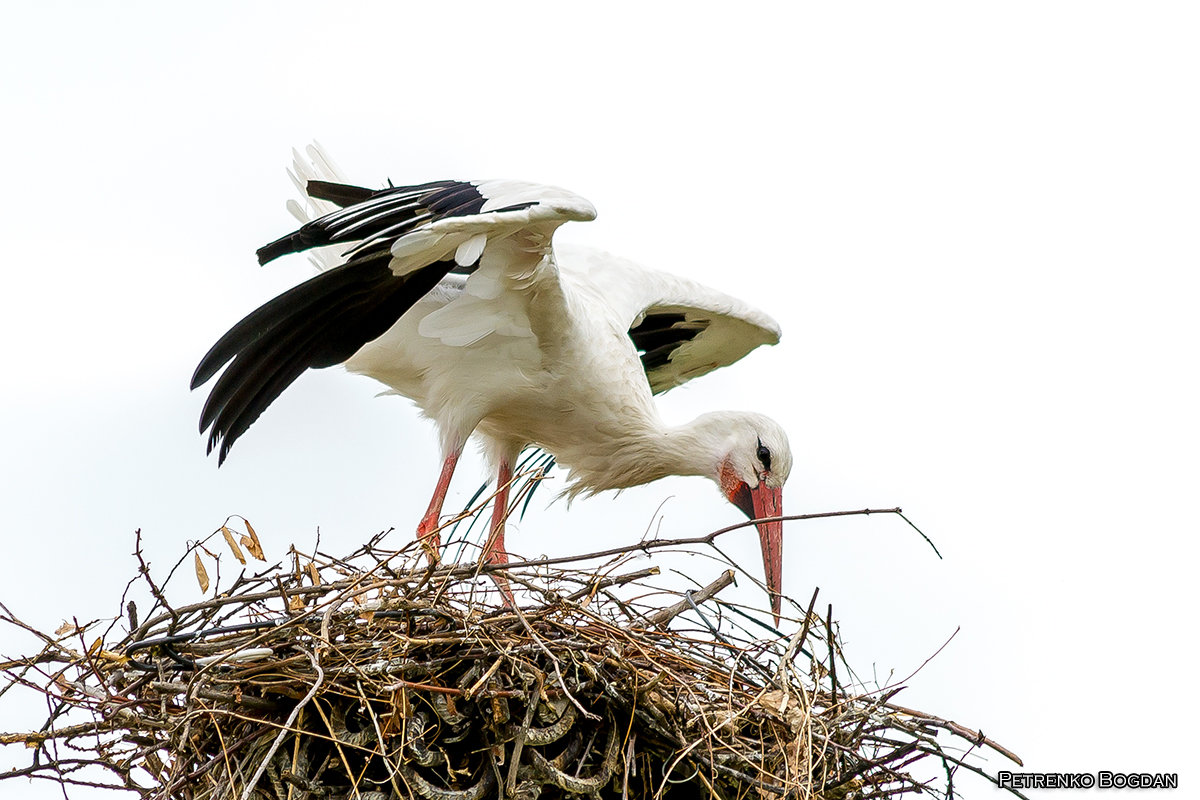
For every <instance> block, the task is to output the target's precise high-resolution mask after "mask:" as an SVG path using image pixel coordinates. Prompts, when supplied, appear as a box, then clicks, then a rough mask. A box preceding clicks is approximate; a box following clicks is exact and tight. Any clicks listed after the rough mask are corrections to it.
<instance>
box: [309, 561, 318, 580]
mask: <svg viewBox="0 0 1200 800" xmlns="http://www.w3.org/2000/svg"><path fill="white" fill-rule="evenodd" d="M308 579H309V580H311V581H312V585H313V586H320V585H321V573H320V571H319V570H318V569H317V565H316V564H315V563H313V562H312V561H310V562H308Z"/></svg>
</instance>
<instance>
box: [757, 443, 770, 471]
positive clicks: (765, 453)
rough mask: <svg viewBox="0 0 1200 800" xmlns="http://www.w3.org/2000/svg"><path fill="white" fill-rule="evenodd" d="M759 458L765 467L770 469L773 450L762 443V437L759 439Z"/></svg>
mask: <svg viewBox="0 0 1200 800" xmlns="http://www.w3.org/2000/svg"><path fill="white" fill-rule="evenodd" d="M758 460H759V461H761V462H762V465H763V469H765V470H768V471H770V469H771V451H770V450H769V449H768V448H767V446H766V445H765V444H763V443H762V440H761V439H759V440H758Z"/></svg>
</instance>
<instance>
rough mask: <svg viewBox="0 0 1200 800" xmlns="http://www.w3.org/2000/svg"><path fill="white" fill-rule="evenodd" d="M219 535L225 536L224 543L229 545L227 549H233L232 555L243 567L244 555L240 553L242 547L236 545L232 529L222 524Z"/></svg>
mask: <svg viewBox="0 0 1200 800" xmlns="http://www.w3.org/2000/svg"><path fill="white" fill-rule="evenodd" d="M221 535H222V536H224V537H225V544H227V545H229V549H230V550H232V551H233V557H234V558H236V559H237V560H238V563H239V564H241V565H242V566H243V567H244V566H246V557H245V556H244V555H242V548H240V547H238V544H237V542H236V541H234V538H233V531H231V530H229V528H226V527H225V526H224V525H222V526H221Z"/></svg>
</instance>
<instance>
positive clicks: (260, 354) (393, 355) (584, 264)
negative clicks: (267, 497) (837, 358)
mask: <svg viewBox="0 0 1200 800" xmlns="http://www.w3.org/2000/svg"><path fill="white" fill-rule="evenodd" d="M309 155H310V158H311V159H312V162H311V163H305V162H304V161H303V160H302V159H300V157H299V156H297V159H296V164H295V171H294V172H293V180H294V181H295V182H296V184H297V186H298V187H299V188H301V189H302V190H303V191H304V197H305V200H304V201H303V204H301V203H300V202H295V201H293V202H292V203H289V208H290V209H291V210H292V212H293V213H294V214H295V215H296V216H297V217H298V218H299V219H300V220H301V222H303V223H304V225H303V226H302V227H301V228H300V229H299V230H298V231H296V232H295V233H293V234H290V235H289V236H287V237H284V238H283V239H280V240H278V241H276V242H273V243H271V244H270V245H267V246H266V247H264V248H262V249H261V250H260V251H259V257H260V260H261V261H262V262H263V263H265V262H267V261H269V260H271V259H273V258H276V257H278V256H280V255H283V254H286V253H289V252H298V251H303V250H310V251H312V252H314V253H320V254H319V255H317V256H315V257H314V261H315V263H317V264H318V266H319V267H321V268H322V269H323V270H324V271H323V272H322V273H320V274H319V275H318V276H317V277H315V278H313V279H311V280H309V281H307V282H305V283H304V284H301V285H300V286H298V287H296V288H295V289H293V290H290V291H289V292H287V293H285V294H283V295H281V296H280V297H278V298H276V299H275V300H273V301H271V302H270V303H267V304H266V305H264V306H263V307H262V308H260V309H258V310H257V311H255V312H253V313H252V314H250V315H249V316H248V317H246V319H244V320H243V321H242V322H240V323H238V325H236V326H234V328H233V329H231V330H230V331H229V332H228V333H227V334H226V335H225V336H224V337H222V339H221V340H220V341H218V342H217V344H216V345H214V347H213V348H212V350H210V351H209V353H208V355H206V356H205V358H204V359H203V360H202V361H201V363H200V366H199V367H198V368H197V371H196V375H195V376H194V378H193V387H195V386H197V385H199V384H201V383H203V382H205V381H207V380H208V379H209V378H211V377H212V376H213V375H214V374H215V373H216V372H217V371H218V370H220V369H221V367H222V366H223V365H225V364H226V363H228V364H229V366H228V367H227V368H226V369H225V371H224V372H223V373H222V375H221V377H220V379H219V380H218V381H217V384H216V385H215V386H214V388H213V390H212V393H211V395H210V397H209V400H208V403H207V404H206V406H205V410H204V412H203V414H202V417H201V430H205V429H208V428H210V427H211V429H212V431H211V435H210V439H209V448H210V450H211V449H213V448H214V447H219V449H220V457H221V459H223V458H224V457H225V455H226V454H227V452H228V449H229V446H230V445H231V444H232V443H233V441H234V440H235V439H236V438H237V437H238V436H240V435H241V434H242V433H243V432H244V431H245V430H246V428H247V427H249V425H250V423H252V422H253V421H254V419H256V418H257V416H258V415H259V414H261V413H262V411H263V410H264V409H265V408H266V407H267V406H268V405H269V404H270V402H271V401H272V400H273V399H274V398H275V397H276V396H278V395H279V393H280V392H282V391H283V389H284V388H286V386H287V385H289V384H290V383H291V382H292V381H293V380H295V378H296V377H298V376H299V374H301V373H302V372H303V371H304V370H305V369H307V368H310V367H323V366H330V365H332V364H335V363H344V364H345V366H346V368H347V369H349V370H350V371H351V372H356V373H360V374H363V375H367V376H370V377H372V378H374V379H376V380H378V381H380V382H381V383H383V384H384V385H386V386H387V387H388V388H389V390H390V391H392V392H395V393H397V394H401V395H404V396H405V397H409V398H411V399H412V400H413V401H414V402H415V403H416V404H417V406H418V407H419V408H420V409H421V410H422V411H423V412H424V413H425V414H426V415H427V416H429V417H430V418H431V419H433V420H434V421H435V423H436V424H437V426H438V430H439V432H440V436H441V444H442V451H443V457H444V464H443V468H442V474H441V477H440V478H439V481H438V485H437V488H436V490H435V492H434V496H433V500H432V501H431V503H430V506H429V510H428V512H427V513H426V515H425V517H424V518H423V519H422V521H421V523H420V525H419V526H418V534H419V535H420V536H421V537H422V538H423V540H424V541H425V542H426V543H427V544H428V545H430V551H431V553H432V552H436V549H435V546H436V544H437V543H438V541H439V540H438V536H437V529H438V524H439V518H440V515H441V510H442V502H443V500H444V499H445V493H446V488H447V487H448V484H449V480H450V477H451V475H452V474H453V471H454V467H455V465H456V463H457V460H458V457H459V454H460V453H461V452H462V449H463V447H464V446H465V444H466V443H467V441H468V439H469V438H470V437H471V436H472V435H477V436H478V437H480V438H481V439H482V440H483V443H484V444H485V447H486V451H487V453H488V454H489V456H490V457H491V459H492V461H493V463H494V465H495V467H496V469H497V471H498V476H499V485H500V487H502V488H501V489H500V492H499V494H498V496H497V499H496V501H495V511H494V514H493V523H492V531H491V536H490V538H489V543H488V546H487V547H486V548H485V556H486V557H487V558H489V559H491V560H494V561H503V560H505V558H506V555H505V552H504V545H503V530H504V528H503V526H504V511H505V505H506V503H507V484H508V482H509V481H510V480H511V477H512V467H513V464H514V462H515V460H516V458H517V456H518V454H519V453H520V452H521V450H522V449H524V448H525V447H527V446H529V445H537V446H540V447H542V448H543V449H545V450H547V451H548V452H550V453H552V454H553V455H554V457H555V459H556V461H557V463H558V464H560V465H561V466H563V467H565V468H566V469H567V470H568V471H569V481H570V482H569V486H568V489H567V491H568V492H569V493H570V494H572V495H576V494H579V493H595V492H600V491H605V490H609V489H622V488H626V487H629V486H635V485H640V484H643V483H647V482H650V481H653V480H657V479H659V478H662V477H666V476H667V475H700V476H705V477H708V478H710V479H712V480H713V481H714V482H716V483H717V485H718V486H719V487H720V488H721V490H722V493H723V494H724V495H725V496H726V497H727V498H728V499H729V500H730V501H731V502H733V503H735V504H736V505H737V506H738V507H739V508H741V509H742V510H743V511H745V513H746V514H747V515H748V516H750V517H752V518H763V517H777V516H778V515H779V514H780V513H781V511H782V499H781V497H782V495H781V493H782V486H783V483H784V481H786V479H787V476H788V473H789V472H790V470H791V452H790V450H789V448H788V443H787V437H786V436H785V434H784V432H783V430H782V429H781V428H780V427H779V426H778V425H777V424H776V423H774V422H773V421H772V420H770V419H768V418H767V417H764V416H762V415H760V414H753V413H746V412H714V413H711V414H705V415H703V416H701V417H699V418H698V419H696V420H694V421H692V422H691V423H688V424H686V425H683V426H678V427H675V426H668V425H666V424H665V423H664V422H663V421H662V419H661V418H660V417H659V414H658V411H657V409H656V407H655V403H654V400H653V394H655V393H658V392H662V391H666V390H667V389H670V388H672V387H674V386H678V385H679V384H681V383H684V382H685V381H688V380H690V379H692V378H694V377H697V376H699V375H703V374H704V373H706V372H709V371H711V370H713V369H716V368H718V367H721V366H724V365H727V364H730V363H733V362H734V361H737V360H738V359H740V358H742V357H743V356H744V355H745V354H746V353H748V352H749V351H750V350H752V349H754V348H755V347H757V346H759V345H762V344H774V343H776V342H777V341H778V339H779V328H778V326H777V325H776V323H775V322H774V320H772V319H771V318H770V317H768V316H766V315H765V314H763V313H762V312H759V311H757V310H755V309H753V308H750V307H749V306H747V305H745V304H744V303H741V302H740V301H738V300H736V299H734V298H732V297H729V296H727V295H725V294H722V293H720V292H717V291H715V290H712V289H709V288H706V287H704V286H701V285H699V284H697V283H695V282H693V281H690V280H687V279H685V278H681V277H677V276H673V275H668V274H666V273H662V272H656V271H652V270H648V269H645V268H644V267H641V266H638V265H636V264H634V263H633V262H631V261H628V260H625V259H622V258H618V257H614V256H611V255H609V254H607V253H603V252H601V251H598V250H592V249H586V248H575V247H572V248H565V247H564V248H555V247H554V246H553V244H552V237H553V233H554V231H555V229H557V228H558V227H559V226H560V225H562V224H563V223H564V222H567V221H572V220H578V221H586V220H590V219H592V218H594V216H595V210H594V209H593V207H592V206H591V204H590V203H588V202H587V201H586V200H584V199H583V198H580V197H578V196H576V195H573V194H571V193H569V192H567V191H565V190H562V189H557V188H553V187H546V186H539V185H536V184H529V183H521V182H516V181H480V182H471V183H467V182H455V181H441V182H437V183H434V184H425V185H422V186H416V187H389V188H388V189H383V190H378V191H373V190H368V189H361V188H359V187H354V186H348V185H346V184H344V182H342V180H341V178H340V176H339V175H338V174H337V171H336V169H335V168H334V167H333V165H332V163H331V162H330V161H329V160H328V158H327V157H326V156H325V155H324V154H323V153H322V152H321V151H320V150H319V149H317V148H310V150H309ZM330 201H332V202H330ZM338 206H342V207H341V208H339V207H338ZM327 245H336V246H337V247H338V249H339V250H340V251H341V253H342V255H341V256H340V257H331V256H330V253H331V252H337V251H334V250H332V248H330V247H328V246H327ZM314 248H315V249H314ZM759 533H760V537H761V541H762V547H763V559H764V566H765V569H766V572H767V583H768V587H769V588H770V590H771V592H772V606H773V608H774V610H775V613H776V615H778V612H779V596H778V592H779V590H780V583H781V575H780V570H781V553H780V550H781V546H782V545H781V529H780V523H779V522H771V523H761V524H759ZM502 588H506V587H504V586H502Z"/></svg>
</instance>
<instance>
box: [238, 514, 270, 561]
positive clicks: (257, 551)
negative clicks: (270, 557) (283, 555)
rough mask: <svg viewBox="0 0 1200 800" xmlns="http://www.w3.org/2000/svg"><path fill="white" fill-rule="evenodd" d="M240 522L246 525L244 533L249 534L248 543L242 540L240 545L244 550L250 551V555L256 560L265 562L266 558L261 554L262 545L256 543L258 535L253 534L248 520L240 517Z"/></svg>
mask: <svg viewBox="0 0 1200 800" xmlns="http://www.w3.org/2000/svg"><path fill="white" fill-rule="evenodd" d="M242 522H244V523H246V533H248V534H250V541H249V542H247V541H246V540H245V539H244V538H243V539H242V544H244V545H246V549H247V550H249V551H250V555H252V556H254V557H255V558H257V559H258V560H259V561H266V560H267V556H266V554H265V553H263V549H262V543H261V542H259V541H258V534H257V533H255V532H254V526H253V525H251V524H250V520H248V519H246V518H245V517H242Z"/></svg>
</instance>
